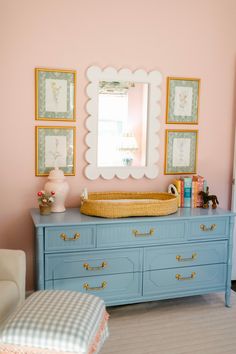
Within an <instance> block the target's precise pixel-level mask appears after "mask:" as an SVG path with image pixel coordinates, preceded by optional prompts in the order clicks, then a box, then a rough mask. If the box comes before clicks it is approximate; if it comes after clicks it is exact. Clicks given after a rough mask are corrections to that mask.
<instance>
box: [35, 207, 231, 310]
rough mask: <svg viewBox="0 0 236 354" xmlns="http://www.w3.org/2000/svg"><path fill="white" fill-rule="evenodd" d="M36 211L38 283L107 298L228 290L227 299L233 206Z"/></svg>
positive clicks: (155, 297) (147, 297) (139, 299)
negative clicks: (125, 212)
mask: <svg viewBox="0 0 236 354" xmlns="http://www.w3.org/2000/svg"><path fill="white" fill-rule="evenodd" d="M31 215H32V218H33V222H34V225H35V235H36V264H37V289H67V290H76V291H81V292H85V293H92V294H96V295H98V296H100V297H102V298H103V299H104V300H105V302H106V304H107V305H120V304H127V303H135V302H143V301H152V300H158V299H166V298H174V297H182V296H189V295H197V294H206V293H210V292H216V291H224V292H225V304H226V306H230V287H231V268H232V242H233V236H232V235H233V225H234V213H232V212H230V211H224V210H222V209H220V208H217V209H215V210H213V209H207V210H206V209H199V208H198V209H190V208H183V209H179V210H178V212H177V213H175V214H172V215H169V216H165V217H137V218H121V219H104V218H97V217H91V216H86V215H82V214H80V212H79V209H77V208H71V209H67V211H66V212H65V213H52V214H51V215H49V216H41V215H40V214H39V210H38V209H32V211H31Z"/></svg>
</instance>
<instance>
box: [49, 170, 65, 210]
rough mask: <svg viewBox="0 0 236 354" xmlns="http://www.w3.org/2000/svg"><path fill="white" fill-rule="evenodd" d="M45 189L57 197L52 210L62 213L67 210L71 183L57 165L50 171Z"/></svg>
mask: <svg viewBox="0 0 236 354" xmlns="http://www.w3.org/2000/svg"><path fill="white" fill-rule="evenodd" d="M44 189H45V191H46V192H48V193H51V195H53V196H54V199H55V201H54V203H53V204H52V206H51V212H53V213H62V212H63V211H65V210H66V208H65V200H66V197H67V194H68V191H69V185H68V183H67V181H66V177H65V176H64V173H63V171H62V170H60V169H59V168H58V167H55V168H54V169H53V170H51V171H50V173H49V176H48V182H47V183H46V184H45V186H44Z"/></svg>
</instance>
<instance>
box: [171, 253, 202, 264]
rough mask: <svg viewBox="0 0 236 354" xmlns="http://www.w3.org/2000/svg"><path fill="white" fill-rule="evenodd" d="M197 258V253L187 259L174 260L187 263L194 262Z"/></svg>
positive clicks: (177, 258) (180, 257) (178, 257)
mask: <svg viewBox="0 0 236 354" xmlns="http://www.w3.org/2000/svg"><path fill="white" fill-rule="evenodd" d="M196 258H197V253H192V257H187V258H184V257H182V256H176V260H177V261H178V262H189V261H194V260H195V259H196Z"/></svg>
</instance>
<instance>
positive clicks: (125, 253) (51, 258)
mask: <svg viewBox="0 0 236 354" xmlns="http://www.w3.org/2000/svg"><path fill="white" fill-rule="evenodd" d="M142 256H143V250H142V249H138V248H136V249H130V250H112V251H92V252H81V253H71V254H69V253H60V254H48V255H46V256H45V279H46V280H51V279H62V278H75V277H85V276H86V277H87V276H94V275H103V274H116V273H128V272H138V271H142V259H143V257H142Z"/></svg>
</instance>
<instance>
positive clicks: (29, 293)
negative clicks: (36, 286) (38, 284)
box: [25, 290, 34, 298]
mask: <svg viewBox="0 0 236 354" xmlns="http://www.w3.org/2000/svg"><path fill="white" fill-rule="evenodd" d="M33 292H34V290H27V291H26V294H25V297H26V298H27V297H29V296H30V295H32V294H33Z"/></svg>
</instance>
